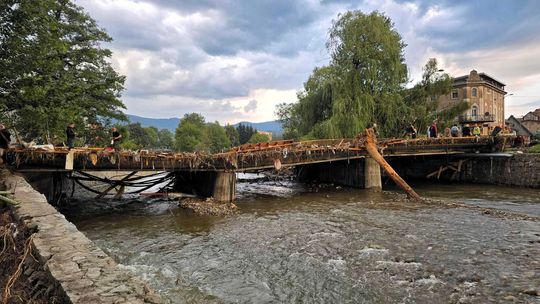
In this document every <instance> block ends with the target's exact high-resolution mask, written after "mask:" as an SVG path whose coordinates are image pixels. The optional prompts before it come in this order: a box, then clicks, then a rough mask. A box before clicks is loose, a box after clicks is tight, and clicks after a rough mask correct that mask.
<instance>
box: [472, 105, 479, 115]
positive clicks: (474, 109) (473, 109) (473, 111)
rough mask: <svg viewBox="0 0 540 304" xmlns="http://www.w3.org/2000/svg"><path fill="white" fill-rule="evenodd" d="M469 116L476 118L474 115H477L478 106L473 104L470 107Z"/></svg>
mask: <svg viewBox="0 0 540 304" xmlns="http://www.w3.org/2000/svg"><path fill="white" fill-rule="evenodd" d="M471 116H472V117H473V118H476V116H478V108H477V107H476V106H473V107H472V109H471Z"/></svg>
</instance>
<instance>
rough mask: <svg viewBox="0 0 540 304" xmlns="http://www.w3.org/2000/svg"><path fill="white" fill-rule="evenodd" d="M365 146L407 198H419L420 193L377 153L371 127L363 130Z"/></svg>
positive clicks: (375, 140)
mask: <svg viewBox="0 0 540 304" xmlns="http://www.w3.org/2000/svg"><path fill="white" fill-rule="evenodd" d="M365 147H366V150H367V152H368V153H369V155H370V156H371V158H373V160H375V161H376V162H377V163H378V164H379V165H380V166H381V167H382V168H383V169H384V171H386V173H388V176H390V178H391V179H392V180H393V181H394V182H395V183H396V184H397V185H398V186H399V187H400V188H401V189H403V190H404V191H405V192H406V193H407V195H408V196H409V198H412V199H414V200H417V201H419V200H421V198H420V195H418V193H416V192H415V191H414V189H413V188H411V186H409V184H407V182H405V181H404V180H403V179H402V178H401V176H399V174H397V172H396V171H395V170H394V168H392V167H391V166H390V164H388V162H386V160H385V159H384V157H383V156H382V155H381V154H380V153H379V150H378V149H377V139H376V138H375V134H374V132H373V129H366V131H365Z"/></svg>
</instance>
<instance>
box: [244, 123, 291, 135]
mask: <svg viewBox="0 0 540 304" xmlns="http://www.w3.org/2000/svg"><path fill="white" fill-rule="evenodd" d="M239 124H243V125H248V126H252V127H254V128H255V129H257V130H259V131H266V132H272V133H274V134H277V135H281V134H283V127H282V125H281V123H280V122H279V121H277V120H273V121H265V122H249V121H241V122H239V123H237V124H235V125H234V126H235V127H237V126H238V125H239Z"/></svg>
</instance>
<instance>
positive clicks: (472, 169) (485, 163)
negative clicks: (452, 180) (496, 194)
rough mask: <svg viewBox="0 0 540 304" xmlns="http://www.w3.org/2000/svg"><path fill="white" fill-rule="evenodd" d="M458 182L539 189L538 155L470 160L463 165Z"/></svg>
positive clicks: (539, 155) (515, 155)
mask: <svg viewBox="0 0 540 304" xmlns="http://www.w3.org/2000/svg"><path fill="white" fill-rule="evenodd" d="M459 180H460V181H464V182H473V183H482V184H496V185H512V186H520V187H531V188H540V154H514V155H513V156H512V157H476V158H471V159H469V160H468V161H467V162H465V163H464V168H463V170H462V172H461V174H460V175H459Z"/></svg>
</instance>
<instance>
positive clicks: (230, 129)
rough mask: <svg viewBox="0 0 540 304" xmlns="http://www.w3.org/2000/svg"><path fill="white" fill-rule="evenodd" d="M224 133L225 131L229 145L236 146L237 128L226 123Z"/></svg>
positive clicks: (238, 137)
mask: <svg viewBox="0 0 540 304" xmlns="http://www.w3.org/2000/svg"><path fill="white" fill-rule="evenodd" d="M225 133H227V137H228V138H229V141H230V142H231V145H233V146H238V145H239V144H240V134H238V130H236V128H235V127H234V126H233V125H230V124H226V125H225Z"/></svg>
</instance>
